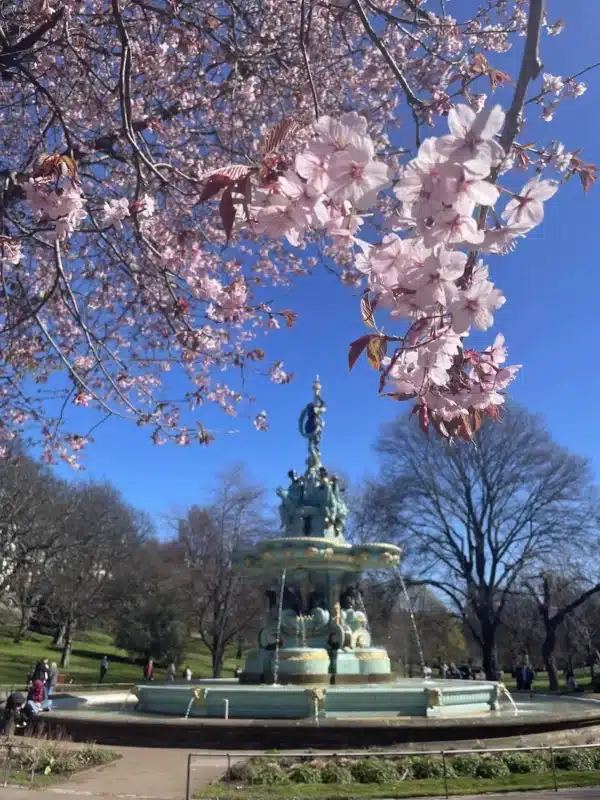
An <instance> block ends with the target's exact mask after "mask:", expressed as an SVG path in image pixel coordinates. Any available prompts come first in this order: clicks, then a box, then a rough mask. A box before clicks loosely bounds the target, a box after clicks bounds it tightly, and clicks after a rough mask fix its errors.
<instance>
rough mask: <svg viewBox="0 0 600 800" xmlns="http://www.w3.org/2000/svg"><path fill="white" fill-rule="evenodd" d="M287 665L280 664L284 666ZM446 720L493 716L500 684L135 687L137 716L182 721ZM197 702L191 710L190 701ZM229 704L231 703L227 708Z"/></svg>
mask: <svg viewBox="0 0 600 800" xmlns="http://www.w3.org/2000/svg"><path fill="white" fill-rule="evenodd" d="M283 663H284V662H282V665H283ZM315 692H318V697H319V716H320V718H325V719H327V718H331V719H336V718H339V719H344V718H352V717H389V718H397V717H413V716H416V717H445V716H451V717H455V716H461V715H469V714H479V713H483V712H490V711H493V710H495V709H496V708H497V707H498V702H499V697H500V694H501V689H500V688H499V684H497V683H492V682H486V681H470V682H466V681H443V682H440V683H433V682H427V681H420V680H406V681H395V682H394V683H388V684H386V685H385V686H379V685H372V684H367V685H353V686H344V685H343V684H340V685H337V684H336V685H333V686H322V685H321V686H318V687H315V686H311V687H309V686H298V685H293V686H292V685H278V686H269V685H265V684H263V685H259V686H247V685H244V684H239V683H237V682H232V681H222V682H221V681H218V680H217V681H200V682H198V683H196V684H195V685H194V686H192V687H190V686H189V685H183V684H180V685H175V686H173V685H160V684H144V685H141V686H138V687H137V696H138V706H137V710H138V711H140V712H142V713H152V714H165V715H172V716H178V717H182V716H184V715H185V713H186V711H187V709H188V707H189V716H190V717H216V718H221V719H222V718H223V717H224V716H225V709H226V708H227V712H228V714H229V717H230V718H235V719H305V718H307V717H313V716H314V714H315ZM192 697H194V702H193V703H192V704H191V706H190V701H191V699H192ZM226 701H227V702H226Z"/></svg>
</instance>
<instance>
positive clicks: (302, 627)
mask: <svg viewBox="0 0 600 800" xmlns="http://www.w3.org/2000/svg"><path fill="white" fill-rule="evenodd" d="M298 624H299V626H300V644H301V645H302V647H306V620H305V618H304V616H303V615H302V614H298Z"/></svg>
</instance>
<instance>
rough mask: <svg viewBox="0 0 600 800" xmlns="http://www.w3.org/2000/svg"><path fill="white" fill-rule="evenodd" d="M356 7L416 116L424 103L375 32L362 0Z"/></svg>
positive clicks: (355, 2)
mask: <svg viewBox="0 0 600 800" xmlns="http://www.w3.org/2000/svg"><path fill="white" fill-rule="evenodd" d="M354 5H355V6H356V10H357V11H358V16H359V17H360V20H361V22H362V24H363V27H364V29H365V31H366V33H367V35H368V37H369V38H370V39H371V41H372V42H373V44H374V45H375V47H376V48H377V49H378V50H379V52H380V53H381V55H382V56H383V58H384V61H385V62H386V64H387V65H388V67H389V68H390V69H391V70H392V72H393V73H394V76H395V78H396V80H397V81H398V83H399V84H400V86H401V87H402V91H403V92H404V94H405V96H406V100H407V102H408V105H409V106H410V107H411V109H412V111H413V114H414V113H415V112H416V109H419V108H422V107H423V106H424V103H423V101H422V100H419V98H418V97H417V96H416V94H415V93H414V92H413V90H412V89H411V88H410V86H409V84H408V81H407V80H406V78H405V76H404V73H403V72H402V70H401V69H400V67H399V66H398V64H397V63H396V62H395V60H394V57H393V56H392V54H391V53H390V51H389V50H388V49H387V47H386V46H385V44H384V43H383V41H382V40H381V38H380V37H379V36H378V35H377V33H376V32H375V31H374V29H373V26H372V25H371V23H370V22H369V18H368V17H367V14H366V12H365V10H364V8H363V5H362V2H361V0H354Z"/></svg>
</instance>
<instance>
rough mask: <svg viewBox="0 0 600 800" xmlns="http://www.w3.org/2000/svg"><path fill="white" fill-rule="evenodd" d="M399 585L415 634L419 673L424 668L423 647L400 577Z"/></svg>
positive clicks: (406, 590)
mask: <svg viewBox="0 0 600 800" xmlns="http://www.w3.org/2000/svg"><path fill="white" fill-rule="evenodd" d="M400 585H401V586H402V591H403V593H404V597H405V598H406V604H407V606H408V613H409V614H410V621H411V623H412V628H413V631H414V634H415V641H416V642H417V649H418V651H419V662H420V664H421V673H422V672H423V669H424V667H425V658H424V656H423V647H422V645H421V637H420V636H419V631H418V629H417V621H416V619H415V615H414V613H413V609H412V603H411V602H410V597H409V596H408V589H407V588H406V584H405V583H404V578H403V577H402V575H400Z"/></svg>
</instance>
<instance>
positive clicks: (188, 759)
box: [185, 753, 192, 800]
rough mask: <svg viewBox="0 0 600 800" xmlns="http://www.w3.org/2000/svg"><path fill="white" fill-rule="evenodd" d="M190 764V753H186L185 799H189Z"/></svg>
mask: <svg viewBox="0 0 600 800" xmlns="http://www.w3.org/2000/svg"><path fill="white" fill-rule="evenodd" d="M191 766H192V754H191V753H188V757H187V773H186V776H185V800H190V772H191Z"/></svg>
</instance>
